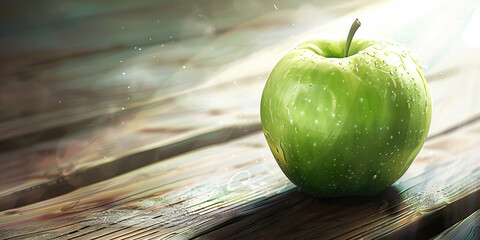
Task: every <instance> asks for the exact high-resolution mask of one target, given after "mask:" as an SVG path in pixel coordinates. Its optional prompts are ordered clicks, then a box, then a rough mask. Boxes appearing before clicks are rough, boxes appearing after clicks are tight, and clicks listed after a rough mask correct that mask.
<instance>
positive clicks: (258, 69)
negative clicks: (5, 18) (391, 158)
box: [0, 1, 480, 209]
mask: <svg viewBox="0 0 480 240" xmlns="http://www.w3.org/2000/svg"><path fill="white" fill-rule="evenodd" d="M278 4H279V5H280V3H278ZM362 4H365V3H364V2H362V1H360V2H358V1H353V2H351V3H349V4H345V5H341V6H340V7H338V6H335V5H327V6H325V7H322V8H319V7H317V8H315V7H313V8H312V9H307V8H300V9H293V10H292V9H291V8H287V9H286V10H282V9H280V10H276V9H275V8H273V7H272V9H273V10H272V9H270V10H263V11H265V13H263V12H258V13H257V14H258V15H260V16H262V17H257V18H255V19H253V20H250V21H248V22H243V21H245V20H244V18H245V17H244V16H243V15H241V16H242V17H240V18H239V19H234V20H231V22H228V24H229V25H228V24H227V22H223V21H221V19H222V18H221V17H220V16H218V17H217V18H218V20H210V21H212V22H213V23H215V24H216V22H217V21H219V22H221V23H219V24H224V25H225V26H224V27H223V28H225V29H230V30H225V31H222V32H219V33H218V34H217V35H218V36H216V38H215V40H214V41H213V42H212V43H210V44H209V45H208V46H205V43H204V41H206V40H205V38H201V37H199V38H193V39H191V40H184V41H180V40H178V41H175V40H172V41H174V42H173V43H171V42H169V43H168V44H169V45H168V47H167V46H166V43H164V42H161V41H160V42H154V43H152V44H151V45H149V46H148V47H144V46H143V45H142V44H139V46H138V47H137V49H135V48H134V47H132V48H133V49H132V48H130V49H129V48H127V49H125V48H122V49H119V50H116V51H112V52H108V53H104V52H103V51H99V52H100V53H98V52H96V51H93V52H91V53H89V54H80V56H78V57H75V58H73V59H72V58H70V57H68V58H61V59H59V60H58V62H57V64H53V65H48V66H41V67H33V68H32V67H31V66H30V65H29V64H27V63H26V62H22V64H24V65H20V66H17V67H13V66H16V65H12V64H14V63H15V61H11V63H10V62H6V63H3V64H5V66H6V67H8V69H12V70H11V71H20V70H21V71H27V70H28V71H30V70H29V69H31V71H34V70H35V71H45V72H47V73H48V77H46V78H48V79H54V80H50V81H51V82H50V81H49V82H44V81H42V80H41V79H38V78H32V79H25V81H22V83H21V84H24V83H25V84H26V83H32V84H35V86H37V85H39V86H42V88H44V89H48V90H49V91H51V90H55V89H57V90H58V94H63V95H62V97H60V98H58V99H60V100H58V101H61V103H60V102H58V101H57V98H52V96H51V94H48V96H47V99H48V101H50V100H52V99H54V100H55V101H53V102H54V104H53V105H51V104H46V105H47V107H48V109H43V108H37V107H34V108H35V109H37V110H38V109H43V110H41V112H39V113H38V114H35V113H36V112H28V111H27V112H23V113H21V112H15V111H16V110H15V111H13V109H14V108H17V110H19V111H20V110H21V109H22V107H27V108H30V107H32V106H34V105H31V104H27V103H26V102H25V101H27V100H29V101H31V100H32V99H25V98H22V96H23V95H17V94H7V95H6V97H5V96H3V99H6V100H5V102H8V103H9V104H2V105H1V106H2V107H4V108H5V109H3V111H2V112H6V113H9V114H10V113H11V114H16V115H15V117H14V118H12V119H11V120H5V121H4V122H2V123H0V132H1V134H0V138H1V139H0V141H2V144H0V146H2V147H0V148H3V151H2V153H0V162H2V163H5V164H2V166H1V167H0V173H1V174H0V203H2V204H0V205H1V206H2V208H1V209H6V208H9V207H14V206H20V205H24V204H27V203H30V202H35V201H38V200H41V199H45V198H48V197H51V196H55V195H58V194H62V193H65V192H68V191H71V190H73V189H75V188H78V187H81V186H84V185H87V184H90V183H92V182H96V181H100V180H104V179H108V178H109V177H111V176H115V175H118V174H120V173H123V172H125V171H129V170H132V169H135V168H137V167H140V166H143V165H146V164H148V163H151V162H154V161H158V160H160V159H163V158H166V157H169V156H172V155H175V154H178V153H179V152H185V151H189V150H192V149H195V148H198V147H201V146H204V145H205V144H207V143H206V142H208V143H215V142H217V143H218V142H221V141H225V140H228V139H230V138H232V137H233V136H229V133H230V132H231V131H233V130H232V129H233V128H234V129H242V128H244V129H247V131H244V132H243V133H244V134H246V133H249V132H250V131H251V130H255V129H258V128H259V117H258V106H259V98H260V94H261V90H262V87H263V84H264V82H265V79H266V77H267V76H268V72H269V71H270V70H271V68H272V67H273V65H274V64H275V62H276V61H277V59H278V58H279V57H280V56H281V55H282V54H283V52H284V51H286V50H287V49H289V48H291V46H293V45H294V44H295V43H296V42H298V41H299V39H301V38H302V37H303V36H306V35H309V34H311V33H322V32H332V31H336V30H334V29H342V27H343V25H344V24H345V22H346V21H347V20H348V21H349V19H350V18H351V17H350V15H349V16H348V17H344V18H340V19H339V20H334V21H332V22H328V23H324V22H323V21H325V19H323V18H321V19H317V18H318V15H322V14H324V13H327V12H331V11H332V9H336V15H335V16H330V18H335V17H338V16H341V15H342V14H345V13H347V12H349V11H352V10H353V9H355V8H356V7H358V6H360V5H362ZM439 4H440V5H439V7H438V8H434V10H432V12H433V13H429V14H431V15H435V14H437V15H438V14H441V13H442V14H443V13H444V11H446V10H445V9H446V8H441V6H445V5H446V4H448V3H447V2H440V3H439ZM469 4H470V3H469V2H460V3H458V6H455V7H456V9H457V11H454V12H453V13H454V14H452V13H448V15H450V16H456V15H461V16H462V17H463V18H462V19H461V21H460V20H457V21H455V22H453V23H451V22H449V18H445V20H443V22H442V21H440V22H438V23H437V24H438V25H446V26H451V28H452V29H463V30H464V32H463V33H462V34H463V35H465V34H467V33H468V32H469V31H472V30H471V29H470V30H469V29H468V26H469V19H470V18H471V17H472V10H469V9H468V8H466V6H469ZM275 6H277V5H275ZM367 6H369V5H367ZM190 7H193V6H190ZM269 7H271V6H269ZM286 7H288V6H286ZM374 7H375V8H373V10H372V9H370V8H367V9H364V10H363V11H361V12H357V13H355V15H358V16H360V17H364V18H365V19H366V21H365V24H364V25H367V26H368V25H374V26H372V27H369V28H367V29H366V30H365V31H367V32H368V31H369V30H370V29H375V28H379V30H378V32H376V33H377V34H378V33H381V34H383V35H384V37H390V38H394V39H395V40H397V41H401V42H402V43H405V44H407V45H409V47H411V48H412V49H413V50H414V52H419V53H421V55H420V56H422V60H423V62H425V64H424V65H425V66H426V69H425V70H426V72H427V74H428V78H429V82H430V87H431V90H432V96H433V98H434V99H433V100H434V103H435V104H434V111H433V118H434V121H433V123H432V129H431V133H432V134H436V133H438V132H441V131H443V130H445V129H448V128H449V127H452V126H456V125H458V124H461V123H462V122H464V121H468V120H470V119H474V118H476V117H478V116H479V115H478V114H479V113H480V104H479V103H480V96H479V95H478V94H476V92H477V91H476V89H477V87H480V86H478V85H479V84H478V81H475V77H476V76H478V66H480V63H479V61H478V60H476V59H475V58H472V57H468V58H465V56H464V55H463V54H459V51H460V50H462V51H467V50H470V49H469V48H468V46H464V44H463V45H462V44H459V46H456V44H458V41H459V39H458V38H459V36H462V34H458V36H457V35H451V34H452V32H448V31H444V32H442V31H441V30H443V28H438V27H437V28H425V26H423V25H420V26H417V25H415V23H417V22H419V21H422V20H423V18H419V19H418V18H412V19H410V20H409V22H408V24H406V25H411V26H412V27H409V28H408V31H406V30H403V29H402V28H399V29H397V31H396V32H394V31H391V30H389V29H385V27H384V26H383V25H379V24H377V23H376V22H374V21H369V19H372V17H370V16H369V13H371V12H372V11H373V12H377V11H384V12H394V11H396V8H397V6H396V5H392V4H390V5H388V4H387V5H381V6H379V7H377V6H376V5H374ZM277 8H278V7H277ZM111 11H113V12H115V9H112V10H111ZM192 11H193V10H192ZM258 11H260V10H258ZM272 12H273V13H272ZM111 14H112V15H107V16H110V17H112V16H116V15H115V13H111ZM118 14H120V16H121V14H123V12H120V13H118ZM212 14H213V13H212ZM249 14H250V13H249ZM262 14H263V15H262ZM200 15H201V14H200ZM120 16H116V17H112V18H113V19H109V18H110V17H108V18H107V19H104V22H103V21H102V23H103V24H106V25H109V24H110V23H113V22H115V23H116V21H118V18H120ZM202 16H203V15H202ZM213 16H216V15H215V14H213ZM222 16H223V15H222ZM144 17H145V18H149V17H151V16H150V15H148V14H146V15H145V16H144ZM217 18H215V17H213V19H217ZM246 19H248V18H246ZM279 19H281V20H282V23H283V24H280V25H278V22H277V21H276V20H279ZM60 20H61V19H59V20H57V21H60ZM89 21H90V20H88V21H87V23H88V24H91V25H94V24H95V23H96V21H93V22H90V23H89ZM172 21H173V20H172ZM175 21H178V22H181V21H182V19H181V18H179V19H176V20H175ZM160 22H162V21H160ZM87 23H85V24H87ZM45 24H47V23H45ZM69 24H73V23H69ZM152 24H154V25H153V26H152V28H153V27H154V26H155V24H159V22H157V21H156V20H155V21H152ZM179 24H180V23H179ZM259 24H261V25H260V27H258V26H257V25H259ZM47 26H48V25H47ZM148 26H150V25H148ZM317 26H320V27H317ZM415 27H416V28H415ZM54 30H55V29H53V30H52V31H54ZM422 30H425V31H426V32H425V33H424V35H426V36H432V35H434V36H438V39H437V40H436V41H437V45H436V46H435V47H436V48H437V49H431V47H430V45H431V43H430V41H427V40H428V39H427V40H424V38H422V39H420V40H418V41H413V40H412V39H415V36H412V35H414V34H412V33H416V32H418V31H422ZM12 31H13V30H12ZM119 31H120V30H119ZM152 31H153V30H152ZM162 31H164V30H162ZM197 31H198V30H197ZM370 31H371V30H370ZM402 31H403V32H402ZM455 31H457V30H455ZM15 32H16V33H17V34H21V33H22V32H19V31H17V30H16V31H14V33H15ZM259 32H260V33H259ZM399 32H400V33H401V34H399ZM22 34H23V33H22ZM52 34H53V33H52ZM97 34H100V33H97ZM117 34H120V33H117ZM292 34H295V35H292ZM116 36H118V35H116ZM289 36H294V38H293V39H292V38H290V37H289ZM258 37H261V38H262V39H266V40H262V41H259V40H258ZM210 38H212V36H207V39H210ZM237 39H242V44H238V43H236V42H235V41H238V40H237ZM107 40H108V41H114V40H116V41H119V40H118V39H116V38H113V37H112V38H111V39H110V38H107ZM107 40H105V41H107ZM144 40H145V39H144ZM123 41H127V40H126V39H123ZM145 41H147V40H145ZM148 41H149V40H148ZM152 41H153V40H152ZM275 41H280V42H279V43H275ZM101 42H102V43H103V41H101ZM127 42H128V41H127ZM67 43H69V42H67ZM45 44H46V45H44V44H40V45H39V46H37V47H38V48H39V49H40V50H41V51H48V49H49V48H48V46H50V47H51V48H53V47H54V46H52V45H49V44H51V43H49V42H46V43H45ZM89 44H92V45H86V47H90V48H91V47H93V46H96V45H95V44H94V42H89ZM104 44H106V43H104ZM190 44H198V45H199V46H201V47H200V48H199V49H197V48H188V47H185V46H186V45H187V46H188V45H190ZM162 45H163V46H162ZM32 47H35V45H34V46H32ZM42 47H43V48H42ZM140 47H142V48H143V49H142V50H141V51H139V49H138V48H140ZM72 48H73V47H72ZM458 48H460V50H458ZM42 49H43V50H42ZM66 49H67V50H66V51H71V50H68V49H69V48H66ZM188 49H189V50H188ZM212 49H213V50H212ZM40 50H38V51H40ZM427 50H428V51H427ZM434 50H436V51H440V50H441V51H445V53H444V54H443V55H442V56H441V57H439V56H437V55H436V54H433V53H436V51H434ZM24 51H25V54H32V52H33V53H35V52H36V51H37V50H35V51H32V52H29V51H27V50H24ZM84 51H86V50H84ZM477 51H478V50H477ZM19 52H22V51H19ZM223 52H228V54H220V53H223ZM9 54H13V55H12V56H11V57H12V58H14V59H17V57H18V56H20V55H21V54H20V53H14V52H13V53H10V52H9ZM15 54H17V55H18V56H17V55H15ZM119 54H120V55H121V54H127V55H125V56H119ZM117 55H118V56H117ZM16 56H17V57H16ZM42 56H43V55H40V56H39V57H42ZM47 56H49V55H47ZM28 59H30V57H29V58H28ZM119 59H120V60H119ZM170 59H186V60H182V61H180V62H171V61H169V60H170ZM39 61H40V60H39ZM41 61H47V59H42V60H41ZM120 61H122V62H120ZM113 62H115V63H113ZM103 63H107V64H103ZM166 63H168V64H166ZM9 66H10V67H9ZM183 66H185V68H183ZM168 69H170V70H168ZM87 70H88V71H87ZM123 72H125V73H126V75H122V73H123ZM12 74H13V75H15V76H16V77H18V78H20V77H21V76H22V75H21V74H20V75H19V73H18V74H17V73H12ZM33 75H35V76H37V75H36V74H33ZM39 75H41V74H39ZM67 76H68V78H67ZM70 76H71V77H70ZM130 76H131V77H130ZM156 76H160V77H156ZM77 77H78V79H77ZM87 78H88V79H87ZM15 84H17V83H15ZM15 84H14V85H15ZM18 84H20V83H18ZM9 86H10V85H9V84H7V85H6V87H5V86H4V87H2V89H4V91H5V92H10V91H12V89H10V87H9ZM15 86H16V87H19V86H17V85H15ZM21 86H23V87H22V88H20V90H22V91H25V92H26V93H29V94H32V91H33V93H34V94H33V97H38V98H39V99H33V100H34V101H33V102H35V103H38V102H42V101H44V100H45V99H44V100H42V97H46V96H44V95H41V94H40V95H38V96H37V95H36V94H35V93H36V90H35V89H36V88H33V89H32V88H30V87H25V86H24V85H21ZM464 86H471V87H469V88H465V87H464ZM16 87H15V89H17V88H16ZM137 87H139V89H137ZM66 88H67V89H66ZM70 88H72V91H73V92H72V91H70V90H68V89H70ZM17 90H18V89H17ZM117 90H118V91H117ZM137 90H138V91H137ZM92 91H93V92H92ZM14 92H15V91H14ZM77 93H78V94H77ZM9 97H15V98H14V99H10V98H9ZM76 97H78V99H77V100H75V99H76ZM17 98H18V99H17ZM68 98H75V99H70V100H71V101H70V100H68ZM17 100H18V101H17ZM45 101H46V100H45ZM12 102H13V103H16V104H10V103H12ZM5 119H8V117H6V118H5ZM237 132H238V134H233V135H235V136H241V135H243V134H242V132H241V131H237ZM211 135H217V136H218V137H217V138H216V139H214V140H210V139H209V137H208V136H211ZM199 138H200V139H204V138H207V139H208V140H206V141H203V143H202V141H200V142H199V140H198V139H199ZM189 139H195V143H192V141H189ZM25 144H27V146H23V145H25ZM172 145H174V146H175V147H176V149H177V150H171V151H170V154H163V155H162V156H159V155H158V154H157V152H158V151H161V152H165V151H166V150H165V149H172V148H171V147H172ZM22 146H23V147H22ZM149 149H153V150H154V151H153V152H152V151H151V152H150V153H151V154H149V155H148V154H147V155H143V159H144V161H138V160H135V161H136V164H132V165H131V166H129V165H128V164H126V162H129V157H130V156H132V155H133V154H134V153H139V152H145V151H146V150H149ZM155 149H159V150H158V151H155ZM119 159H120V161H118V160H119ZM133 159H136V158H133ZM146 159H148V160H146ZM115 161H117V164H115V163H112V162H115ZM107 164H110V165H107ZM111 164H113V167H112V165H111ZM19 166H24V167H19ZM99 166H100V169H101V167H102V166H106V167H107V168H109V169H111V171H108V172H105V173H108V174H105V175H102V174H99V171H101V170H99V169H98V167H99ZM88 175H96V176H98V177H97V178H90V177H83V176H88ZM72 179H73V180H72ZM46 187H48V191H46V192H48V193H49V194H38V193H37V192H36V191H39V190H40V191H43V192H45V188H46Z"/></svg>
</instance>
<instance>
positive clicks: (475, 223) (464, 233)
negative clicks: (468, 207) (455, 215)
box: [435, 210, 480, 240]
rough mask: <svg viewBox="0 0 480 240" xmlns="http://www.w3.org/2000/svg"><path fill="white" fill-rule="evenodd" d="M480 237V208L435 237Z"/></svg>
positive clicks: (438, 238)
mask: <svg viewBox="0 0 480 240" xmlns="http://www.w3.org/2000/svg"><path fill="white" fill-rule="evenodd" d="M479 238H480V210H477V211H476V212H474V213H472V215H470V216H468V217H467V218H465V219H463V220H462V221H460V222H458V223H456V224H455V225H453V226H452V227H450V228H448V229H447V230H445V231H443V232H442V233H441V234H439V235H437V236H436V237H435V240H442V239H445V240H446V239H479Z"/></svg>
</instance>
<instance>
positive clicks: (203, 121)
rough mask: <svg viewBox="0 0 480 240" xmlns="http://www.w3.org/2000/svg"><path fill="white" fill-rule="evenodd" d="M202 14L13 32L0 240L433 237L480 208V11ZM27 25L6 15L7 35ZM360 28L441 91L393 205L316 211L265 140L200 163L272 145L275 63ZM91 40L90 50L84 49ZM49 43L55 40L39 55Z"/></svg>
mask: <svg viewBox="0 0 480 240" xmlns="http://www.w3.org/2000/svg"><path fill="white" fill-rule="evenodd" d="M126 2H128V1H126ZM207 2H208V1H204V2H201V3H195V4H194V3H188V2H186V4H185V5H182V4H180V3H178V5H177V4H173V3H170V2H163V3H156V2H155V1H152V2H150V1H147V2H142V3H138V5H135V6H131V5H130V6H129V5H128V4H126V3H118V4H117V2H115V3H113V2H111V3H106V5H105V6H104V7H100V6H98V5H97V4H96V3H93V2H88V3H87V4H85V5H84V6H90V7H91V8H92V9H96V10H95V11H85V12H78V13H75V12H72V11H64V9H62V8H58V9H55V8H54V9H49V10H48V11H46V12H45V14H46V15H48V14H49V13H51V12H55V11H60V12H62V13H68V14H67V15H66V16H62V17H59V16H56V17H53V18H49V17H46V18H40V20H39V21H38V22H35V23H32V24H25V25H21V26H19V28H18V29H13V28H7V30H4V28H2V39H1V44H0V45H1V46H2V51H3V50H4V49H3V48H5V46H7V47H6V48H5V51H3V52H4V53H5V55H2V58H0V64H1V66H2V69H5V70H4V71H2V72H1V73H0V74H1V75H0V77H1V79H2V82H3V83H2V88H1V90H0V92H1V96H2V97H1V98H0V101H1V102H0V103H1V105H0V107H1V108H0V110H1V112H2V114H1V116H0V121H1V122H0V142H1V144H0V163H2V164H1V165H0V207H1V209H2V210H4V211H2V212H0V234H1V235H0V236H1V237H2V238H14V239H15V238H17V239H23V238H32V239H33V238H44V239H51V238H74V237H80V238H86V239H90V238H93V237H102V238H105V239H108V238H114V237H118V238H125V239H127V238H136V237H139V238H140V237H143V238H145V239H148V238H155V237H159V238H168V237H173V238H184V237H200V238H210V237H216V238H226V237H231V238H237V237H252V238H257V237H262V238H268V237H273V238H280V237H284V238H290V237H300V238H312V237H320V238H329V237H332V238H334V237H337V238H346V237H351V238H360V237H381V236H384V235H385V234H389V236H391V237H395V236H397V237H405V236H410V237H411V236H412V235H409V234H420V235H418V236H426V237H430V236H433V235H432V234H437V233H438V232H435V230H428V227H427V226H429V225H431V223H432V222H433V223H436V221H437V222H438V220H435V217H437V218H442V217H445V216H448V214H452V212H457V213H458V216H463V217H466V216H467V215H468V214H470V213H471V212H473V211H474V210H475V209H478V207H479V203H478V199H480V198H479V197H478V187H479V186H478V183H479V182H480V178H479V171H480V168H479V165H478V164H479V162H480V159H478V156H479V155H480V154H479V152H478V150H477V149H476V148H475V146H476V145H478V143H479V139H480V137H479V134H478V133H479V126H478V121H479V117H480V115H479V114H480V95H479V94H478V89H480V81H479V76H480V74H479V71H480V70H479V66H480V60H478V59H477V57H476V56H478V54H479V53H480V52H479V47H478V44H477V45H475V44H476V43H475V42H471V39H470V38H471V37H472V35H473V36H475V32H476V31H477V30H476V29H478V27H479V26H478V24H479V23H477V22H475V21H474V19H476V18H478V15H479V14H480V13H478V10H477V11H476V10H475V9H476V8H477V7H478V6H477V5H478V4H476V3H474V2H471V1H457V2H455V3H451V2H449V1H436V2H435V4H433V5H429V4H431V3H429V2H426V3H421V4H424V5H425V6H427V5H429V6H430V7H428V8H426V7H421V6H420V7H415V8H409V5H408V4H407V5H405V4H404V3H402V2H388V3H378V2H375V3H371V2H366V1H348V2H345V3H344V4H341V5H337V4H334V3H318V2H316V3H313V2H312V3H304V4H298V3H296V4H293V3H287V1H276V2H275V5H273V4H272V3H254V2H249V4H250V5H248V4H245V3H243V2H242V3H241V4H240V3H235V4H233V5H232V4H231V2H226V3H222V5H218V6H214V5H208V4H207V5H206V4H205V3H207ZM52 3H55V1H52ZM427 3H428V4H427ZM28 4H30V5H28V6H30V7H32V9H33V7H34V6H35V4H36V3H35V2H29V3H28ZM112 5H115V7H111V6H112ZM117 5H118V6H117ZM30 7H29V8H30ZM64 7H65V6H64ZM70 7H72V8H73V6H67V7H65V8H67V9H69V8H70ZM12 8H14V5H11V6H10V8H2V11H5V12H9V11H10V10H12ZM4 9H5V10H4ZM87 9H89V8H87ZM167 9H168V11H167ZM218 9H224V10H225V11H217V10H218ZM139 12H141V13H139ZM173 12H180V13H181V14H171V13H173ZM402 12H409V18H408V19H405V18H404V16H403V17H402ZM169 13H170V14H169ZM42 14H43V13H42ZM69 14H73V15H69ZM230 15H235V16H236V17H231V18H229V17H227V16H230ZM385 16H388V17H385ZM24 17H25V18H26V19H23V20H22V16H19V15H14V14H10V15H9V14H6V15H3V14H2V18H3V19H6V20H8V21H2V24H4V23H5V26H6V25H8V24H9V23H13V22H17V21H18V22H24V23H25V22H28V21H29V20H28V19H29V17H26V16H24ZM354 17H359V18H360V19H362V22H363V24H364V26H363V27H362V29H361V30H363V31H364V32H365V34H364V35H368V34H374V35H378V36H380V37H386V38H391V39H394V40H396V41H398V42H401V43H402V44H404V45H407V46H408V47H410V48H411V49H412V50H413V51H414V52H416V53H417V55H418V56H420V60H421V62H422V63H423V66H425V68H424V70H425V72H426V73H427V75H428V81H429V85H430V88H431V92H432V98H433V103H434V104H433V113H432V114H433V122H432V128H431V132H430V137H429V140H428V141H427V144H426V147H425V149H424V150H423V151H422V153H421V155H420V156H419V158H418V159H417V160H416V161H415V163H414V165H412V167H411V168H410V170H409V172H407V174H406V175H405V176H404V177H403V178H402V179H401V180H400V181H399V182H397V183H396V184H395V186H394V187H392V188H391V189H390V190H389V191H388V192H386V193H385V194H383V195H381V196H378V197H376V198H368V199H364V198H354V199H351V200H346V199H342V200H332V201H330V200H318V199H313V198H310V197H308V196H306V195H305V194H303V193H302V192H298V191H296V190H295V189H293V186H292V185H291V183H290V182H288V180H286V179H285V177H284V175H283V174H282V173H281V172H280V170H279V169H278V167H277V166H276V164H275V162H274V161H272V159H271V157H270V152H269V150H268V149H267V148H266V146H265V142H264V139H263V137H262V136H261V134H260V133H255V135H252V136H249V137H246V138H244V139H241V140H235V141H233V142H231V143H225V144H220V145H218V146H214V147H208V148H205V149H200V150H196V151H194V152H188V151H190V150H194V149H198V148H200V147H204V146H206V145H210V144H215V143H221V142H224V141H228V140H232V139H234V138H237V137H241V136H244V135H246V134H251V133H252V132H253V131H257V130H259V126H260V125H259V117H258V106H259V99H260V93H261V90H262V87H263V84H264V82H265V80H266V77H267V76H268V73H269V71H270V70H271V68H272V67H273V65H274V64H275V62H276V61H277V60H278V58H279V57H280V56H281V55H282V54H283V53H284V52H285V51H286V50H288V49H289V48H291V47H292V46H293V45H295V43H296V42H298V41H299V40H300V39H301V38H303V37H304V36H307V35H310V34H314V33H324V32H338V30H339V29H345V26H348V24H349V23H350V21H351V20H352V19H353V18H354ZM130 18H135V19H137V20H136V21H133V20H128V19H130ZM378 19H381V21H379V20H378ZM398 19H402V23H401V24H399V21H398ZM431 19H434V20H435V21H433V20H431ZM169 21H170V22H171V23H170V24H165V22H169ZM60 22H63V23H64V24H65V28H66V29H70V31H72V32H70V31H65V29H59V28H57V27H58V25H59V23H60ZM79 22H81V23H82V24H83V26H84V27H80V28H78V27H76V25H77V24H78V23H79ZM167 25H168V26H167ZM56 26H57V27H56ZM122 27H123V28H122ZM86 28H88V29H93V30H92V31H91V32H92V35H91V36H85V35H82V34H80V33H82V32H84V31H85V29H86ZM125 28H126V29H127V30H126V29H125ZM37 29H43V31H46V33H43V34H44V35H45V36H46V37H45V38H41V39H40V40H37V41H34V42H33V43H34V44H28V42H26V41H25V39H29V38H31V37H32V36H37V35H38V34H42V32H41V30H37ZM45 29H46V30H45ZM102 29H107V30H108V31H105V32H104V31H102ZM29 30H31V32H29ZM4 31H5V32H4ZM129 31H130V32H129ZM343 32H344V31H343V30H342V31H341V33H343ZM4 33H7V35H5V36H7V37H4ZM47 33H48V34H47ZM72 33H73V34H72ZM75 33H76V34H75ZM360 33H361V31H360ZM35 34H37V35H35ZM70 35H71V36H70ZM152 35H155V36H157V37H155V36H152ZM74 36H79V37H80V39H73V37H74ZM170 36H172V38H170ZM150 37H152V40H150ZM54 38H56V39H60V40H58V41H59V42H60V44H58V43H59V42H55V41H52V39H54ZM19 39H23V41H24V42H23V43H22V44H18V42H17V41H18V40H19ZM15 44H16V45H15ZM14 46H17V47H14ZM135 47H136V48H135ZM120 61H121V62H120ZM183 66H185V68H184V67H183ZM123 72H125V75H123ZM122 108H124V109H122ZM475 144H476V145H475ZM477 148H478V147H477ZM180 153H183V154H182V155H181V156H178V157H173V158H170V157H172V156H174V155H178V154H180ZM167 158H168V159H167ZM161 159H165V160H163V161H162V162H159V163H156V164H153V165H150V166H147V167H144V168H141V169H138V170H135V171H132V172H130V173H127V174H124V175H120V176H117V175H118V174H121V173H125V172H127V171H130V170H134V169H137V168H140V167H142V166H145V165H147V164H150V163H154V162H156V161H159V160H161ZM257 160H258V162H257ZM107 179H108V180H107ZM103 180H106V181H103ZM100 181H103V182H100ZM96 182H98V183H96ZM93 183H96V184H93ZM89 184H93V185H89ZM87 185H89V186H87ZM82 186H84V187H82ZM79 187H82V188H80V189H77V188H79ZM75 189H77V190H75ZM73 190H75V191H73ZM70 191H73V192H71V193H68V194H66V195H62V196H58V195H60V194H63V193H67V192H70ZM55 196H58V197H56V198H52V197H55ZM49 198H51V199H49ZM42 199H48V200H46V201H43V202H38V203H35V202H37V201H38V200H42ZM29 203H35V204H32V205H28V206H24V207H19V208H12V207H17V206H22V205H25V204H29ZM466 203H468V204H469V205H468V207H463V208H462V207H459V206H463V205H462V204H466ZM10 208H12V209H10ZM472 208H473V209H472ZM465 214H466V215H465ZM432 216H433V218H432ZM291 219H295V220H291ZM458 220H460V219H457V218H454V217H452V219H448V221H447V220H445V221H444V222H443V224H444V226H443V227H444V228H446V227H448V226H450V225H451V224H453V223H455V222H456V221H458ZM254 223H256V225H255V224H254ZM448 224H450V225H448ZM426 229H427V230H426ZM395 230H396V231H395ZM422 234H423V235H422Z"/></svg>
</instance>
